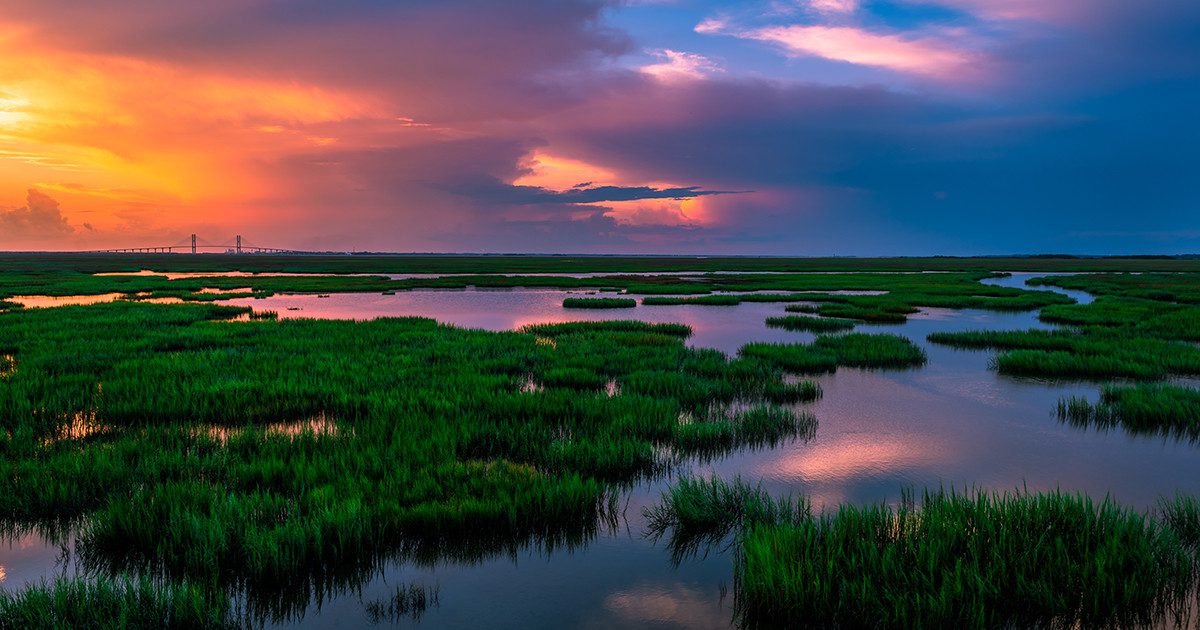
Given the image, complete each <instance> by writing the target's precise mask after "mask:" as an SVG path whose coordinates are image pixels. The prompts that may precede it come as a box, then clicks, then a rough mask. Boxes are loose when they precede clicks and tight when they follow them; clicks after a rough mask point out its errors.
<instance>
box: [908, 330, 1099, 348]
mask: <svg viewBox="0 0 1200 630" xmlns="http://www.w3.org/2000/svg"><path fill="white" fill-rule="evenodd" d="M926 339H928V340H929V341H930V342H931V343H938V344H942V345H946V346H951V347H954V348H972V349H989V348H990V349H998V350H1072V349H1073V348H1075V346H1076V342H1077V341H1078V339H1079V335H1077V334H1074V333H1069V332H1063V331H1057V330H1001V331H988V330H974V331H964V332H935V333H930V334H929V335H928V336H927V337H926Z"/></svg>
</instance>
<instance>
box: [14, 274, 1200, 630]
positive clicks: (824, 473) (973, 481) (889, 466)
mask: <svg viewBox="0 0 1200 630" xmlns="http://www.w3.org/2000/svg"><path fill="white" fill-rule="evenodd" d="M1031 275H1034V274H1022V275H1015V276H1012V277H1009V278H1003V279H997V280H993V281H990V282H994V283H996V284H1002V285H1005V286H1023V283H1024V281H1025V280H1026V279H1027V278H1028V277H1030V276H1031ZM1047 290H1051V289H1047ZM579 293H581V292H574V293H570V292H565V291H556V290H486V291H485V290H466V291H414V292H403V293H399V294H397V295H389V296H385V295H374V294H372V295H366V294H333V295H332V296H331V297H328V298H317V297H315V296H299V295H278V296H274V297H271V298H267V299H264V300H253V299H245V300H233V301H231V302H230V303H233V304H243V305H247V306H252V307H254V308H256V309H260V310H275V311H277V312H279V314H280V316H281V317H331V318H354V319H365V318H373V317H382V316H409V315H419V316H426V317H433V318H436V319H438V320H440V321H443V322H448V323H453V324H456V325H460V326H467V327H476V328H485V329H490V330H510V329H513V328H517V327H520V326H523V325H525V324H531V323H538V322H546V321H575V320H595V319H627V318H636V319H641V320H645V321H651V322H683V323H686V324H689V325H691V326H692V327H693V328H694V329H695V335H694V336H693V337H692V338H691V339H690V340H689V341H688V343H689V344H691V345H694V346H702V347H713V348H718V349H721V350H723V351H725V352H727V353H734V352H736V351H737V349H738V348H739V347H740V346H741V345H743V344H745V343H747V342H751V341H809V340H811V339H812V336H811V335H808V334H805V333H794V332H787V331H782V330H775V329H769V328H766V327H765V326H764V324H763V320H764V319H765V318H766V317H768V316H770V315H777V314H781V313H783V309H784V305H783V304H752V303H748V304H741V305H738V306H732V307H729V306H660V307H648V306H641V305H639V306H638V307H637V308H634V309H619V310H601V311H595V310H578V311H574V310H564V309H563V308H562V307H561V301H562V298H563V297H564V296H566V295H572V294H579ZM1070 294H1071V295H1072V296H1073V297H1076V298H1077V299H1080V300H1081V301H1083V300H1087V299H1089V296H1087V295H1086V294H1080V293H1078V292H1071V293H1070ZM289 308H294V309H299V310H288V309H289ZM1049 327H1050V326H1049V325H1046V324H1043V323H1041V322H1039V321H1038V320H1037V318H1036V314H1034V313H995V312H986V311H974V310H963V311H955V310H944V309H924V310H922V311H921V312H920V313H919V314H916V315H913V316H911V317H910V320H909V321H908V322H907V323H905V324H903V325H895V326H860V327H859V330H861V331H864V332H892V333H897V334H902V335H905V336H908V337H909V338H911V339H912V340H913V341H915V342H917V343H919V344H920V345H922V347H924V348H925V350H926V351H927V352H928V353H929V364H928V365H927V366H926V367H924V368H921V369H918V370H905V371H868V370H857V369H845V368H842V369H839V370H838V372H837V373H836V374H832V375H827V376H822V377H819V378H817V379H816V380H817V381H819V382H820V384H821V386H822V387H823V388H824V397H823V398H822V399H821V400H820V401H818V402H816V403H812V404H807V405H801V406H800V407H801V408H803V409H807V410H810V411H812V412H813V413H814V414H815V415H816V416H817V418H818V420H819V422H820V425H819V427H818V429H817V432H816V436H815V437H814V438H813V439H811V440H809V441H807V442H802V441H794V442H791V443H788V444H784V445H782V446H779V447H777V448H773V449H766V450H759V451H743V452H739V453H736V454H734V455H731V456H728V457H725V458H722V459H719V460H717V461H715V462H711V463H708V464H704V465H694V466H693V467H692V469H693V471H694V472H699V473H704V474H708V473H714V474H719V475H722V476H726V477H732V476H734V475H741V476H742V477H743V478H746V479H749V480H754V481H761V482H762V483H763V485H764V486H765V487H767V488H768V489H769V490H771V491H773V492H776V493H781V494H782V493H789V492H790V493H797V494H805V495H807V496H809V497H811V499H812V500H813V502H814V504H816V505H818V506H822V505H823V506H834V505H836V504H838V503H842V502H847V501H849V502H872V501H887V502H894V501H895V500H897V499H898V497H899V494H900V492H901V491H902V490H903V489H905V488H917V489H920V488H924V487H937V486H947V487H949V486H953V487H957V488H986V489H1016V488H1022V487H1027V488H1029V489H1031V490H1053V489H1056V488H1057V489H1062V490H1066V491H1071V492H1075V491H1080V492H1086V493H1088V494H1090V495H1092V496H1093V497H1096V498H1100V497H1103V496H1105V495H1111V496H1112V497H1114V498H1116V499H1118V500H1120V501H1122V502H1124V503H1127V504H1129V505H1132V506H1136V507H1139V508H1151V507H1153V505H1154V504H1155V502H1156V501H1157V500H1158V498H1159V497H1161V496H1165V495H1170V494H1173V493H1175V492H1176V491H1183V492H1190V493H1200V453H1198V452H1197V451H1198V450H1200V447H1197V446H1196V445H1192V444H1188V443H1180V442H1178V441H1176V440H1174V439H1170V438H1162V437H1147V436H1131V435H1129V434H1126V433H1125V432H1123V431H1120V430H1117V431H1111V432H1107V433H1106V432H1099V431H1095V430H1082V429H1077V428H1073V427H1071V426H1068V425H1064V424H1061V423H1059V422H1058V421H1057V420H1056V419H1055V418H1054V417H1053V415H1052V411H1053V408H1054V405H1055V403H1056V402H1057V400H1058V399H1059V397H1061V396H1064V395H1082V396H1086V397H1088V398H1089V399H1093V400H1094V399H1095V398H1096V397H1097V393H1098V389H1099V386H1098V385H1097V384H1089V383H1082V382H1048V381H1040V380H1034V379H1014V378H1008V377H1002V376H999V375H998V374H996V373H995V372H993V371H991V370H989V369H988V363H989V359H990V357H991V353H989V352H974V351H960V350H953V349H949V348H945V347H941V346H936V345H932V344H929V343H927V342H926V341H925V336H926V335H927V334H929V333H930V332H934V331H955V330H972V329H1027V328H1049ZM668 483H669V481H668V480H660V481H657V482H653V483H645V484H642V485H640V486H638V487H637V488H635V489H633V490H632V491H630V492H629V493H628V494H627V496H626V497H625V505H624V510H623V512H624V518H623V519H622V520H621V522H620V525H619V527H618V528H617V530H616V531H611V532H605V533H602V534H600V535H599V536H597V537H596V538H595V540H593V541H592V542H591V543H590V544H587V545H584V546H583V547H581V548H579V549H576V550H573V551H556V552H553V553H546V552H543V551H539V550H537V549H534V548H523V549H518V550H516V551H514V552H512V553H511V554H501V555H497V556H492V557H490V558H486V559H484V560H483V561H481V562H477V563H454V562H450V563H441V564H438V565H436V566H418V565H415V564H413V563H409V562H400V561H396V562H391V563H388V564H386V565H385V566H383V567H382V568H381V569H380V570H379V572H378V573H377V574H374V576H373V577H371V578H369V579H368V581H367V583H366V585H365V586H363V587H362V588H361V589H357V590H355V591H354V592H342V593H335V594H334V595H333V596H331V597H325V598H322V600H323V601H321V602H320V603H317V602H315V601H310V602H309V603H308V606H307V610H306V611H305V613H304V615H303V617H302V618H295V617H293V618H292V619H289V620H286V621H284V622H282V623H279V624H278V625H280V626H283V627H288V626H303V627H316V628H354V627H360V626H362V625H364V624H366V623H367V622H368V621H369V618H368V615H367V613H366V604H367V603H368V602H371V601H375V600H381V599H386V598H387V597H389V596H390V595H391V594H392V593H394V592H395V589H396V587H397V586H400V585H403V584H408V583H417V584H421V585H424V586H426V587H429V588H436V589H437V590H438V598H439V601H440V605H439V606H438V607H436V608H431V609H429V610H427V611H426V612H425V614H424V616H423V617H422V618H421V619H420V622H419V625H421V626H424V627H431V628H432V627H438V628H440V627H480V626H487V627H504V628H528V627H559V628H562V627H565V628H608V627H614V626H620V627H644V628H727V627H729V625H730V621H731V616H732V611H731V604H732V596H731V595H728V596H727V595H725V594H726V592H731V590H732V575H731V560H730V558H729V556H728V554H726V553H723V552H721V551H720V550H714V551H713V552H712V553H709V554H708V555H707V557H702V558H692V559H688V560H685V561H684V563H683V564H682V565H681V566H679V567H676V566H674V565H673V564H672V562H671V560H670V557H669V554H668V552H667V551H666V550H665V549H664V548H663V545H661V544H658V545H656V544H655V543H653V542H652V541H650V540H647V539H646V538H645V537H644V531H645V523H644V521H643V519H642V516H641V510H642V508H643V507H646V506H649V505H652V504H654V503H656V502H657V500H658V497H659V495H660V493H661V492H662V490H663V489H664V488H665V487H666V486H667V485H668ZM59 555H60V550H59V548H58V547H56V546H53V545H50V544H48V543H47V542H46V541H45V540H44V539H42V538H40V537H38V536H35V535H28V536H24V537H19V538H18V539H16V540H15V541H10V542H9V544H8V546H7V547H4V546H2V545H0V565H2V566H3V568H2V569H0V580H3V582H0V584H2V585H3V586H4V587H6V588H9V589H15V588H19V587H20V586H21V585H23V584H25V583H28V582H30V581H36V580H37V579H40V578H41V577H42V576H45V575H52V574H54V572H55V571H67V572H70V571H72V570H73V568H72V566H71V565H70V564H69V562H68V563H67V564H65V565H61V564H60V565H56V564H55V558H57V557H58V556H59ZM389 623H390V622H389ZM414 623H415V622H414V621H412V620H411V619H408V620H402V621H401V622H400V625H413V624H414Z"/></svg>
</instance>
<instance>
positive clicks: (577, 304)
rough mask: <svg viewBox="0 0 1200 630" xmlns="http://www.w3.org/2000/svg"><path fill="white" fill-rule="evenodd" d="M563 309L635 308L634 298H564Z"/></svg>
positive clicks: (635, 301)
mask: <svg viewBox="0 0 1200 630" xmlns="http://www.w3.org/2000/svg"><path fill="white" fill-rule="evenodd" d="M562 305H563V308H633V307H635V306H637V300H635V299H633V298H564V299H563V301H562Z"/></svg>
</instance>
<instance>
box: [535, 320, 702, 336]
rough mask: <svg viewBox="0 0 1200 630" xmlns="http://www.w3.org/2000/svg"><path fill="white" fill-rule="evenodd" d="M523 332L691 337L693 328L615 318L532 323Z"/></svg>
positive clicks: (539, 334)
mask: <svg viewBox="0 0 1200 630" xmlns="http://www.w3.org/2000/svg"><path fill="white" fill-rule="evenodd" d="M521 332H525V333H529V334H531V335H538V336H540V337H558V336H560V335H572V334H603V333H614V332H623V333H647V334H654V335H668V336H671V337H690V336H692V328H691V326H688V325H687V324H650V323H647V322H639V321H635V320H626V319H614V320H610V321H603V322H563V323H560V324H530V325H528V326H525V327H524V328H522V329H521Z"/></svg>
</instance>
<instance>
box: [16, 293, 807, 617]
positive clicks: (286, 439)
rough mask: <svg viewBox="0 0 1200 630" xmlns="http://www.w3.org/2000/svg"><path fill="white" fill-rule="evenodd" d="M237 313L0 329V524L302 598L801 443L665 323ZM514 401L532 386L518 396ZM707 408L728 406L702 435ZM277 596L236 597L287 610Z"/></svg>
mask: <svg viewBox="0 0 1200 630" xmlns="http://www.w3.org/2000/svg"><path fill="white" fill-rule="evenodd" d="M246 312H247V309H239V308H231V307H224V306H218V305H213V304H209V303H191V304H177V305H156V304H144V303H138V302H131V301H116V302H112V303H107V304H98V305H92V306H78V307H70V306H68V307H60V308H56V309H31V310H28V311H25V310H22V311H19V312H14V313H5V314H4V315H3V316H0V346H2V347H0V350H2V351H3V353H4V354H5V355H6V356H12V357H13V358H14V361H15V363H16V365H17V366H19V367H18V369H17V370H16V371H15V372H12V373H11V374H9V375H8V376H6V377H4V378H3V379H0V517H3V518H6V519H9V520H15V521H31V520H35V519H51V518H62V519H71V518H74V519H82V521H81V522H82V525H81V531H79V533H78V544H77V547H78V554H79V558H80V560H81V562H82V563H83V565H84V566H85V567H87V568H88V570H89V571H93V570H94V571H96V572H98V573H96V574H97V575H121V574H146V575H152V576H155V577H156V579H161V580H163V583H165V584H182V583H184V582H188V583H191V582H193V581H194V582H195V583H203V584H206V585H209V584H212V585H214V588H215V589H216V590H217V591H223V592H227V591H228V590H237V589H251V590H252V591H254V592H255V593H258V591H262V590H264V589H266V590H268V591H270V590H271V589H278V591H280V592H283V593H286V592H293V593H297V592H298V593H323V592H325V591H324V589H326V588H333V587H334V586H336V585H343V584H349V585H353V584H356V583H357V582H356V581H357V580H359V579H361V578H360V577H355V576H362V575H364V574H367V573H369V572H370V571H371V570H372V569H371V567H373V566H376V565H377V564H378V563H380V562H383V561H384V560H385V559H387V558H392V557H395V556H396V554H404V555H405V556H406V557H418V558H421V557H430V558H436V557H439V556H438V554H450V555H453V554H462V557H463V558H464V559H469V560H471V561H478V557H477V556H474V555H473V554H474V553H476V552H478V553H508V552H511V551H512V550H513V549H519V548H522V547H525V546H536V547H537V548H543V547H544V548H547V549H558V548H563V547H572V546H577V545H581V544H585V543H586V542H587V541H588V540H591V538H593V537H594V536H595V535H596V533H597V532H598V531H600V530H601V529H602V528H603V527H607V524H609V523H611V519H612V515H613V514H615V505H616V503H615V501H616V494H617V492H618V491H619V490H620V489H621V488H624V487H626V486H627V485H628V484H630V483H634V482H636V481H638V480H642V479H646V478H650V477H652V476H655V475H658V474H661V473H662V472H663V471H664V470H666V469H668V468H669V467H671V466H672V465H674V464H675V463H676V462H675V461H674V460H673V459H671V458H670V457H667V455H668V454H670V452H672V451H674V452H675V453H680V454H683V453H695V454H704V453H714V452H721V451H727V450H730V449H736V448H740V447H744V446H755V445H760V444H769V443H773V442H776V441H780V440H786V439H792V438H795V437H803V436H805V435H808V434H810V433H811V431H812V426H813V424H814V422H815V421H813V420H812V418H811V416H807V415H805V414H800V413H797V412H795V411H794V410H791V409H787V408H784V407H779V406H776V405H782V404H791V403H793V402H798V401H803V400H811V399H813V398H815V397H816V396H818V395H819V393H820V390H819V388H817V387H816V386H815V385H814V384H812V383H808V382H796V383H792V382H787V381H785V380H784V378H783V373H782V371H781V370H779V369H778V368H777V367H774V366H772V365H770V364H768V363H765V362H760V361H754V360H750V359H741V358H738V359H732V360H731V359H730V358H729V357H726V356H725V355H724V354H722V353H720V352H717V351H714V350H700V349H692V348H688V347H686V346H685V345H684V344H683V338H685V337H686V336H688V335H689V334H690V333H691V330H690V329H689V328H688V327H687V326H682V325H678V324H647V323H643V322H632V321H610V322H595V323H592V322H580V323H569V324H548V325H535V326H531V327H529V328H527V329H525V330H524V331H521V332H506V333H495V332H488V331H482V330H464V329H459V328H454V327H450V326H445V325H441V324H438V323H437V322H434V321H432V320H428V319H419V318H395V319H379V320H372V321H365V322H354V321H329V320H306V319H296V320H282V321H280V320H251V321H240V322H229V321H220V320H226V319H228V318H229V317H230V316H233V315H241V314H245V313H246ZM527 381H533V382H535V383H538V384H540V385H541V388H540V389H538V390H536V391H530V392H526V393H522V391H521V385H522V384H523V383H525V382H527ZM610 384H612V386H613V387H612V389H613V395H610V394H609V392H608V391H607V390H608V389H609V388H610ZM714 405H717V406H725V407H728V408H730V409H733V408H734V406H735V405H745V407H737V411H735V412H733V413H731V414H716V413H713V414H711V415H703V414H705V413H706V412H707V411H708V409H709V408H710V407H712V406H714ZM682 414H692V416H693V417H697V418H701V421H700V422H697V423H695V424H693V425H687V426H685V425H681V424H680V422H679V418H680V417H681V415H682ZM702 415H703V417H701V416H702ZM73 418H82V419H85V420H86V422H84V423H83V424H81V425H80V426H82V427H88V428H89V429H88V430H87V431H86V432H84V431H82V430H81V431H79V432H76V431H75V430H74V428H73V427H74V426H75V425H74V423H73V421H72V419H73ZM314 418H315V419H319V420H317V421H314V422H310V420H311V419H314ZM64 427H66V430H67V434H66V436H65V437H66V439H63V438H64V435H63V430H64ZM91 427H101V428H103V430H101V431H93V430H90V428H91ZM468 550H477V551H471V553H467V551H468ZM440 557H442V558H444V557H445V556H444V555H443V556H440ZM343 576H345V577H343ZM268 585H269V586H270V588H268ZM214 592H215V591H214ZM276 595H277V593H273V592H268V593H261V594H254V595H249V596H248V597H249V601H252V602H261V603H262V605H264V606H267V608H268V610H271V611H283V612H288V611H294V610H296V608H295V607H299V609H300V610H303V605H304V603H303V602H290V601H284V603H278V602H277V601H276ZM284 599H285V600H286V598H284ZM214 601H215V600H214Z"/></svg>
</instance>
